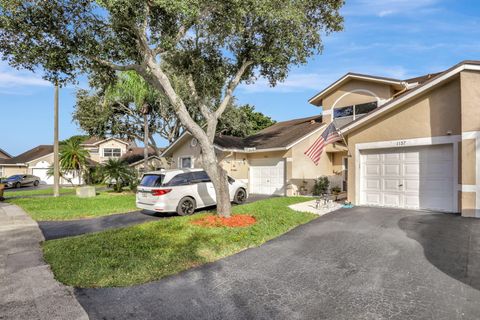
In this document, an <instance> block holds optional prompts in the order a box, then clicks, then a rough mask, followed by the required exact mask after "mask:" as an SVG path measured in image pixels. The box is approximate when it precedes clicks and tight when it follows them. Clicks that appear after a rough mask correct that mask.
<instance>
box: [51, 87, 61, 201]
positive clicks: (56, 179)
mask: <svg viewBox="0 0 480 320" xmlns="http://www.w3.org/2000/svg"><path fill="white" fill-rule="evenodd" d="M58 152H59V144H58V82H55V97H54V102H53V196H54V197H58V196H60V163H59V158H58Z"/></svg>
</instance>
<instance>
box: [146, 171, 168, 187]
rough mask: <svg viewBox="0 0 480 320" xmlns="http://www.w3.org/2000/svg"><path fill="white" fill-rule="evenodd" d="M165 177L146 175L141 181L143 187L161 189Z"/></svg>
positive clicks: (161, 175)
mask: <svg viewBox="0 0 480 320" xmlns="http://www.w3.org/2000/svg"><path fill="white" fill-rule="evenodd" d="M164 178H165V175H163V174H146V175H144V176H143V178H142V181H140V186H141V187H160V186H162V183H163V179H164Z"/></svg>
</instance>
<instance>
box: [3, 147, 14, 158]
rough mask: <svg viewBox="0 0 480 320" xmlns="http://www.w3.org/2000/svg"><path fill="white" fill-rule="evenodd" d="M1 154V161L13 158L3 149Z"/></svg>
mask: <svg viewBox="0 0 480 320" xmlns="http://www.w3.org/2000/svg"><path fill="white" fill-rule="evenodd" d="M0 154H2V155H3V156H2V157H0V159H6V158H11V157H12V156H11V155H10V153H8V152H7V151H5V150H3V149H2V148H0Z"/></svg>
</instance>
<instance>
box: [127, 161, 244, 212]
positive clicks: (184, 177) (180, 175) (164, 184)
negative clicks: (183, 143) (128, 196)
mask: <svg viewBox="0 0 480 320" xmlns="http://www.w3.org/2000/svg"><path fill="white" fill-rule="evenodd" d="M228 186H229V191H230V200H231V201H232V202H235V203H238V204H240V203H244V202H245V201H246V200H247V196H248V195H247V186H246V184H245V183H242V182H240V181H237V180H235V179H233V178H231V177H228ZM136 204H137V207H138V208H140V209H146V210H152V211H159V212H177V213H178V214H179V215H181V216H184V215H190V214H193V213H194V212H195V209H198V208H203V207H208V206H214V205H216V204H217V202H216V195H215V189H214V187H213V183H212V182H211V181H210V178H209V177H208V175H207V173H206V172H205V171H204V170H202V169H172V170H161V171H152V172H147V173H145V174H144V175H143V177H142V180H141V182H140V185H139V186H138V187H137V199H136Z"/></svg>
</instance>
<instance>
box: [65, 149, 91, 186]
mask: <svg viewBox="0 0 480 320" xmlns="http://www.w3.org/2000/svg"><path fill="white" fill-rule="evenodd" d="M59 158H60V168H61V169H62V171H63V172H68V171H75V172H76V173H77V175H78V177H79V179H80V180H79V182H80V183H81V178H82V173H83V171H84V169H85V168H86V166H87V158H88V151H87V150H85V149H84V148H83V147H82V146H81V142H80V140H68V141H66V142H65V144H63V145H62V147H61V148H60V154H59Z"/></svg>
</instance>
